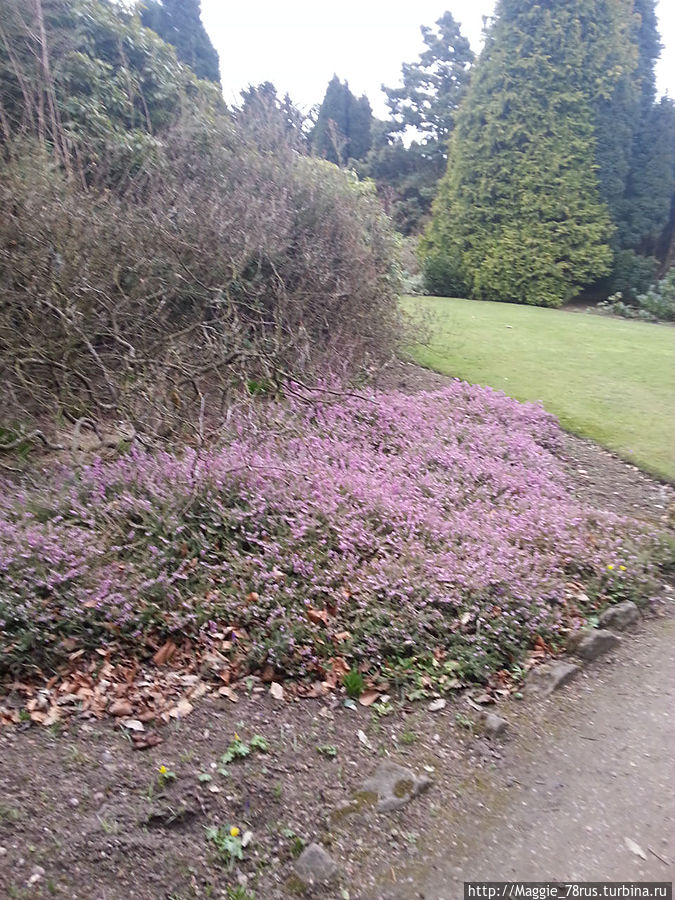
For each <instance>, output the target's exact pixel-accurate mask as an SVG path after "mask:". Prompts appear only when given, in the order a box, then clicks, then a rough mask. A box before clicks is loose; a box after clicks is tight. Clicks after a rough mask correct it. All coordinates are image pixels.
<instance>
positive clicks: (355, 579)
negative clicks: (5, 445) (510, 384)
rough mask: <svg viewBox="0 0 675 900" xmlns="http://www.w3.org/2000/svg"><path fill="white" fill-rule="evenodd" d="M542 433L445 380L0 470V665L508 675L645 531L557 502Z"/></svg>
mask: <svg viewBox="0 0 675 900" xmlns="http://www.w3.org/2000/svg"><path fill="white" fill-rule="evenodd" d="M560 434H561V433H560V431H559V427H558V425H557V423H556V420H555V419H554V418H553V417H552V416H550V415H549V414H547V413H546V412H544V411H543V410H542V409H541V408H539V407H537V406H534V405H529V404H519V403H517V402H516V401H514V400H511V399H510V398H508V397H505V396H504V395H502V394H500V393H496V392H494V391H492V390H490V389H483V388H479V387H472V386H469V385H467V384H465V383H462V382H453V383H451V384H450V385H449V386H448V387H447V388H444V389H441V390H438V391H433V392H422V393H418V394H415V395H413V396H408V395H405V394H402V393H397V392H394V393H387V394H372V395H369V396H363V397H356V396H339V397H338V396H334V395H331V394H329V393H326V392H323V393H320V394H315V395H313V396H307V397H304V398H299V397H295V398H293V399H291V400H289V401H288V402H286V403H284V404H275V405H271V404H270V405H268V406H267V407H266V409H265V411H264V412H262V413H260V415H259V416H258V417H257V418H256V420H255V422H254V421H253V420H251V419H245V420H244V419H242V420H241V421H240V422H239V423H238V424H235V426H234V427H233V428H232V430H231V434H230V435H229V437H228V439H227V440H226V442H225V444H224V446H223V447H222V448H220V449H217V450H211V451H208V452H203V453H197V452H195V451H186V452H184V453H182V454H180V455H172V454H170V453H141V452H130V453H128V454H127V455H125V456H121V457H120V458H119V459H117V460H116V461H113V462H109V463H102V462H100V461H99V462H96V463H94V464H93V465H90V466H88V467H86V468H84V469H81V470H74V469H61V470H59V472H58V473H51V475H49V477H47V476H46V475H45V481H44V487H43V488H42V489H40V490H38V489H36V488H30V489H29V488H24V489H21V490H18V489H17V488H16V487H13V486H12V485H10V484H6V485H4V486H3V489H2V497H3V499H2V501H1V503H2V507H1V518H0V674H2V676H3V677H4V678H5V680H6V681H7V680H9V679H13V680H14V682H16V680H17V679H23V680H25V681H27V680H30V679H31V678H32V679H37V680H40V679H42V680H47V679H49V678H50V677H52V676H53V675H54V674H55V673H59V672H60V671H63V668H62V667H64V666H65V667H68V666H70V667H71V668H72V664H73V660H74V659H76V660H78V661H80V662H81V661H83V660H87V659H90V658H91V659H93V660H94V661H95V660H96V659H97V657H98V658H100V659H101V660H103V659H105V663H106V665H114V664H119V663H123V662H124V663H130V661H131V662H133V663H134V664H138V663H143V664H144V663H148V662H149V661H150V660H151V659H152V658H153V657H155V661H156V662H163V663H164V662H167V661H168V660H169V659H170V658H172V656H173V658H174V661H177V660H179V659H180V658H184V659H188V658H190V659H202V658H205V657H206V656H209V658H210V659H211V660H213V658H214V655H215V658H216V659H217V661H218V662H217V663H216V664H215V666H214V665H213V663H212V664H211V668H212V669H215V671H216V676H217V677H218V678H219V679H220V680H221V683H222V682H224V683H225V684H228V683H231V682H234V681H236V680H237V679H239V678H242V677H244V676H245V675H247V674H248V673H252V672H258V673H263V674H264V675H265V674H266V677H267V680H271V679H272V678H274V679H277V680H280V679H282V678H294V679H295V680H296V681H300V682H301V683H302V684H305V685H307V684H311V683H315V684H323V685H324V686H326V685H328V686H330V685H331V683H332V685H333V686H334V685H335V683H336V681H339V680H341V678H342V676H343V674H344V673H345V672H346V671H347V670H349V669H350V668H359V669H360V670H361V672H362V673H363V674H364V675H365V677H366V681H367V682H368V681H369V680H370V681H371V683H372V681H373V679H377V678H386V679H387V681H388V682H389V683H390V684H391V683H392V682H394V683H396V682H399V683H402V684H403V683H407V684H410V683H412V684H413V685H416V686H417V687H418V688H421V689H422V690H423V689H424V688H425V687H426V686H429V685H430V684H433V686H434V688H435V689H440V690H444V689H451V688H453V687H456V686H459V685H461V684H465V683H467V682H481V681H485V680H487V679H489V678H490V677H491V676H493V675H494V673H505V672H506V671H512V672H513V671H516V672H517V671H518V666H519V665H521V664H522V663H523V661H524V660H525V659H526V658H527V656H528V654H529V653H530V652H531V651H532V649H533V648H534V647H540V648H542V647H543V648H546V650H555V648H556V647H559V646H561V645H562V644H564V642H565V639H566V635H567V634H568V633H569V631H570V629H574V628H578V627H579V626H580V625H581V624H582V623H584V622H586V621H587V620H589V619H590V620H591V621H592V618H593V616H595V615H597V613H598V611H599V610H601V609H602V608H603V607H604V606H606V605H607V604H609V603H612V602H615V601H618V600H622V599H625V598H626V597H632V598H633V599H637V600H639V599H640V597H642V596H646V595H647V594H648V593H649V592H650V590H651V586H652V579H653V577H654V575H655V571H654V567H653V564H652V562H650V555H649V551H650V546H651V543H652V540H653V537H654V536H653V535H650V534H648V533H646V531H645V530H644V529H641V528H640V527H639V526H638V525H636V524H635V523H632V522H630V521H629V520H626V519H621V518H619V517H617V516H614V515H611V514H604V515H600V514H598V513H597V512H595V511H592V510H590V509H587V508H584V507H583V506H582V505H580V504H579V503H578V502H576V501H574V500H573V498H572V496H571V494H570V493H569V492H568V488H567V486H566V482H565V477H564V474H563V471H562V467H561V464H560V463H559V461H558V459H557V457H556V455H555V451H556V447H557V445H558V442H559V439H560ZM78 664H79V663H78ZM99 668H100V667H99ZM88 671H89V672H90V673H91V678H93V679H94V680H95V679H96V677H97V671H98V670H97V668H96V665H95V664H92V665H91V666H90V668H89V670H88ZM504 677H506V676H504Z"/></svg>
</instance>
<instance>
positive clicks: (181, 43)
mask: <svg viewBox="0 0 675 900" xmlns="http://www.w3.org/2000/svg"><path fill="white" fill-rule="evenodd" d="M141 21H142V22H143V24H144V25H145V26H146V27H147V28H152V30H153V31H154V32H156V33H157V34H158V35H159V36H160V37H161V38H162V39H163V40H165V41H166V42H167V43H169V44H172V45H173V46H174V47H175V48H176V55H177V56H178V59H180V60H181V62H184V63H185V64H186V65H187V66H190V68H191V69H192V71H193V72H194V73H195V75H197V76H198V77H199V78H204V79H206V80H207V81H214V82H216V83H217V82H219V81H220V72H219V62H218V53H217V51H216V49H215V47H214V46H213V44H212V43H211V39H210V38H209V36H208V34H207V33H206V29H205V28H204V25H203V23H202V18H201V4H200V0H161V2H160V0H146V2H144V3H143V4H142V6H141Z"/></svg>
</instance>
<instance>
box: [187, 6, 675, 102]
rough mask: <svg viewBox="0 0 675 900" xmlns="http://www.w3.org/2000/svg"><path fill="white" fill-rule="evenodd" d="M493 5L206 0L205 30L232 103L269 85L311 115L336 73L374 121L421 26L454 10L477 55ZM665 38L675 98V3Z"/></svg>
mask: <svg viewBox="0 0 675 900" xmlns="http://www.w3.org/2000/svg"><path fill="white" fill-rule="evenodd" d="M494 5H495V3H494V0H415V2H411V0H339V2H335V0H243V2H242V0H238V2H233V0H202V15H203V20H204V25H205V26H206V29H207V31H208V32H209V35H210V37H211V40H212V41H213V43H214V45H215V47H216V49H217V50H218V52H219V54H220V65H221V73H222V82H223V91H224V94H225V100H226V102H228V103H232V102H236V101H237V100H238V93H239V91H240V90H241V89H242V88H244V87H246V86H247V85H248V84H259V83H260V82H262V81H271V82H273V84H274V85H275V86H276V88H277V90H278V91H279V93H280V94H284V93H286V91H288V93H289V94H290V95H291V98H292V99H293V100H294V101H295V103H296V104H297V105H298V106H300V107H301V108H303V109H305V110H308V109H309V108H310V107H311V106H313V105H314V104H315V103H320V102H321V100H322V99H323V94H324V91H325V89H326V85H327V84H328V81H329V80H330V79H331V78H332V76H333V74H337V75H338V76H339V77H340V78H342V79H347V80H348V81H349V86H350V88H351V89H352V91H353V92H354V93H356V94H362V93H365V94H367V95H368V98H369V99H370V102H371V104H372V106H373V110H374V112H375V114H376V115H380V116H384V115H385V113H386V104H385V102H384V97H383V95H382V93H381V92H380V85H381V84H386V85H387V86H394V85H396V84H398V81H399V76H400V72H401V63H403V62H413V61H414V60H416V59H417V57H418V55H419V53H420V51H421V50H422V48H423V44H422V37H421V35H420V30H419V28H420V25H433V23H434V22H435V21H436V19H438V18H439V17H440V16H441V15H442V14H443V12H445V10H447V9H449V10H450V12H452V14H453V16H454V17H455V19H456V20H457V21H458V22H459V23H460V25H461V27H462V32H463V33H464V34H465V35H466V36H467V37H468V38H469V40H470V41H471V44H472V46H473V48H474V50H477V49H478V48H479V46H480V42H481V31H482V25H483V21H482V20H483V16H485V15H490V14H491V13H492V11H493V9H494ZM657 7H658V14H659V27H660V29H659V30H660V32H661V40H662V43H663V44H664V45H665V47H664V50H663V53H662V55H661V60H660V63H659V66H658V87H659V91H660V93H662V94H665V93H668V94H669V95H670V96H671V97H675V0H659V3H658V5H657Z"/></svg>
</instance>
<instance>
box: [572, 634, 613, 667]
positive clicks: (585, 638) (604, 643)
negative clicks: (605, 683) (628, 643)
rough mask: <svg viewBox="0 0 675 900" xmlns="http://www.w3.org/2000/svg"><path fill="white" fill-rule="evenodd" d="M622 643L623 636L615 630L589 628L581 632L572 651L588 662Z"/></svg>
mask: <svg viewBox="0 0 675 900" xmlns="http://www.w3.org/2000/svg"><path fill="white" fill-rule="evenodd" d="M620 643H621V638H620V637H619V636H618V634H614V632H613V631H606V630H605V629H603V628H598V629H592V630H591V629H589V630H585V629H584V630H583V631H581V632H579V637H578V638H577V640H576V641H575V642H574V644H573V646H572V647H571V650H572V653H574V655H575V656H578V657H579V659H583V660H585V661H586V662H591V661H592V660H594V659H597V658H598V657H599V656H602V655H603V654H604V653H607V652H608V651H609V650H613V649H614V648H615V647H618V646H619V644H620Z"/></svg>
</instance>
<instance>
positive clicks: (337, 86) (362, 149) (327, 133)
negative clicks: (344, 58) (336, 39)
mask: <svg viewBox="0 0 675 900" xmlns="http://www.w3.org/2000/svg"><path fill="white" fill-rule="evenodd" d="M372 125H373V113H372V110H371V108H370V103H369V102H368V98H367V97H365V96H363V97H359V98H356V97H355V96H354V94H353V93H352V92H351V91H350V89H349V85H348V84H347V82H346V81H345V82H344V84H343V83H342V82H341V81H340V79H339V78H338V77H337V75H334V76H333V78H332V79H331V80H330V82H329V83H328V87H327V88H326V93H325V95H324V98H323V102H322V103H321V106H320V107H319V114H318V116H317V120H316V125H315V126H314V130H313V132H312V148H313V150H314V152H315V153H316V154H317V155H318V156H323V157H324V158H325V159H328V160H330V161H331V162H333V163H336V164H337V165H340V166H341V165H344V164H345V163H346V162H347V160H348V159H357V160H358V159H363V158H364V157H365V156H366V154H367V153H368V151H369V150H370V147H371V143H372Z"/></svg>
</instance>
